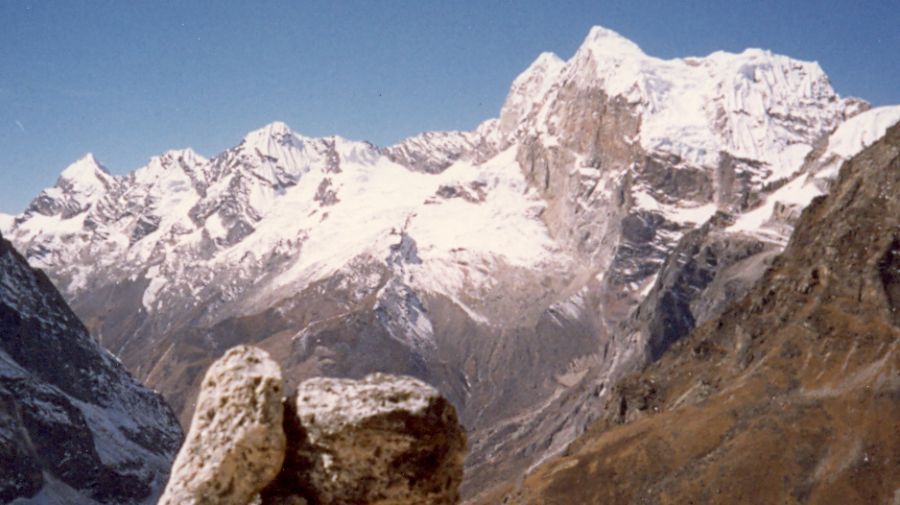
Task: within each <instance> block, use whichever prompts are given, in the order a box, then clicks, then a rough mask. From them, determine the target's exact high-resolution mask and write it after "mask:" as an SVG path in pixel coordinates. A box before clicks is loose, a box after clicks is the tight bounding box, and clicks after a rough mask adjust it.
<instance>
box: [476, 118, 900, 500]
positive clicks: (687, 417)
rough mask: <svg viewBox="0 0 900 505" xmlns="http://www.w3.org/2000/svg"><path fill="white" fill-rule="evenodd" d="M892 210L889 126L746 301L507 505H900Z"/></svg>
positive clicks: (899, 155) (898, 303)
mask: <svg viewBox="0 0 900 505" xmlns="http://www.w3.org/2000/svg"><path fill="white" fill-rule="evenodd" d="M898 195H900V126H894V127H892V128H890V129H889V130H888V132H887V134H886V135H885V136H884V138H882V139H881V140H880V141H878V142H877V143H875V144H874V145H872V146H871V147H869V148H867V149H866V150H865V151H863V152H862V153H861V154H859V155H858V156H856V157H854V158H853V159H852V160H851V161H849V162H848V163H846V164H844V166H843V168H842V169H841V172H840V175H839V177H838V179H837V180H836V182H835V183H834V187H833V188H832V191H831V193H830V194H829V195H828V196H827V197H823V198H817V199H816V200H814V201H813V203H812V204H811V205H810V206H809V207H808V208H807V209H806V210H805V211H804V212H803V214H802V216H801V218H800V220H799V222H798V224H797V227H796V230H795V232H794V234H793V236H792V238H791V240H790V242H789V244H788V245H787V248H786V249H785V251H784V253H783V254H782V255H781V256H779V257H778V258H776V259H775V260H774V262H773V263H772V266H771V268H770V269H769V270H768V271H767V272H766V273H765V275H764V276H763V278H762V279H761V280H760V281H759V282H758V283H756V284H755V286H754V287H753V289H752V290H751V291H750V292H749V294H748V295H747V296H746V297H744V298H742V299H741V300H740V301H738V302H737V303H734V304H732V305H731V306H730V307H728V308H727V309H726V310H725V311H723V312H722V314H721V315H720V316H719V317H716V318H714V319H713V320H711V321H709V322H707V323H705V324H703V325H701V326H700V327H699V328H698V329H697V330H696V331H694V332H693V333H692V334H691V335H690V336H689V337H687V338H685V339H683V340H681V341H679V342H677V343H675V344H673V345H672V346H671V347H670V349H669V351H668V352H666V354H664V355H663V357H662V359H661V360H660V361H658V362H656V363H654V364H653V365H651V366H650V367H649V368H647V369H646V370H644V371H643V372H642V373H640V374H638V375H636V376H633V377H630V378H628V379H626V380H624V381H623V382H622V383H621V384H620V385H619V386H617V387H615V388H614V389H613V393H612V394H611V395H610V399H609V402H608V403H607V407H606V410H605V415H604V418H603V419H602V420H601V421H600V422H598V423H597V424H595V425H594V427H593V428H592V429H591V430H589V431H588V432H587V433H586V434H585V435H584V436H582V437H580V438H579V439H577V440H576V441H575V442H574V443H573V444H572V445H571V446H570V448H569V451H568V453H567V454H565V455H564V456H563V457H561V458H559V459H556V460H554V461H551V462H550V463H548V464H546V465H543V466H542V467H540V468H539V469H537V471H535V472H534V473H533V474H532V475H531V476H529V477H528V478H527V479H526V480H525V483H524V485H523V486H522V488H521V489H520V490H519V491H517V492H513V493H509V494H507V495H506V497H505V501H504V503H541V504H562V503H622V504H629V503H633V504H637V503H642V504H643V503H734V504H740V503H785V504H788V503H790V504H794V503H804V504H831V503H842V504H869V503H896V501H897V496H898V494H897V483H898V482H900V467H898V465H897V455H898V454H900V437H898V436H897V433H898V431H897V428H898V425H897V419H900V402H898V401H897V398H898V397H900V381H898V380H897V378H898V373H900V370H898V369H900V354H898V352H900V348H898V342H900V318H898V317H897V314H898V312H900V296H898V292H900V291H898V285H900V280H898V279H900V260H898V258H900V199H898ZM495 498H496V500H495V501H493V502H491V503H496V501H499V500H502V499H504V498H503V497H496V496H495ZM485 503H488V502H487V501H486V502H485Z"/></svg>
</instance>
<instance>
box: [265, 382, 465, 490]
mask: <svg viewBox="0 0 900 505" xmlns="http://www.w3.org/2000/svg"><path fill="white" fill-rule="evenodd" d="M285 431H286V432H287V436H288V441H289V447H288V451H287V455H286V458H285V463H284V468H283V469H282V472H281V474H280V475H279V476H278V478H277V479H276V481H275V482H273V483H272V485H271V486H269V488H267V489H266V490H265V491H263V494H262V501H263V503H264V504H303V503H315V504H320V505H329V504H392V505H403V504H410V505H413V504H416V505H421V504H436V505H437V504H452V503H457V502H458V501H459V491H458V488H459V484H460V482H461V481H462V477H463V458H464V456H465V447H466V436H465V433H464V431H463V429H462V427H460V425H459V424H458V422H457V418H456V411H455V409H454V408H453V406H452V405H451V404H450V403H449V402H448V401H447V400H446V399H445V398H443V397H442V396H441V395H440V394H439V393H438V392H437V391H436V390H435V389H434V388H432V387H431V386H428V385H427V384H425V383H423V382H421V381H419V380H416V379H413V378H410V377H397V376H390V375H384V374H373V375H369V376H367V377H366V378H364V379H362V380H359V381H355V380H348V379H328V378H316V379H310V380H307V381H306V382H303V383H302V384H300V386H299V387H298V390H297V394H296V397H295V398H293V399H292V401H289V402H288V406H287V414H286V417H285Z"/></svg>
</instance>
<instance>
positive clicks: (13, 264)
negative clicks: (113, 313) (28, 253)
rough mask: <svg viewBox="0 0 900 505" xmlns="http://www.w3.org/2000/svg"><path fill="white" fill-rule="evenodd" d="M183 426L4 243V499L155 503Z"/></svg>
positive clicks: (0, 251) (0, 472)
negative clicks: (98, 342) (92, 336)
mask: <svg viewBox="0 0 900 505" xmlns="http://www.w3.org/2000/svg"><path fill="white" fill-rule="evenodd" d="M180 441H181V430H180V427H179V426H178V424H177V421H176V419H175V417H174V416H173V414H172V412H171V410H170V409H169V407H168V406H167V405H166V404H165V403H164V402H163V401H162V398H160V397H159V396H158V395H157V394H155V393H152V392H151V391H149V390H147V389H145V388H144V387H143V386H141V385H140V384H138V383H137V382H136V381H135V380H134V379H133V378H132V377H131V376H130V375H129V374H128V372H126V370H125V368H124V367H123V366H122V364H121V363H119V362H118V361H117V360H116V359H115V358H114V357H113V356H112V355H110V354H109V353H108V352H107V351H105V350H104V349H102V348H101V347H100V346H99V345H97V343H96V341H94V340H93V339H92V338H91V337H90V336H89V335H88V333H87V330H86V329H85V328H84V326H83V325H82V324H81V322H80V321H78V319H77V317H76V316H75V314H74V313H72V311H71V310H70V309H69V308H68V306H67V305H66V304H65V302H64V301H63V299H62V297H61V296H60V295H59V293H58V292H57V291H56V289H55V288H54V287H53V285H52V284H51V283H50V281H49V280H48V279H47V277H46V276H44V275H43V274H42V273H41V272H38V271H35V270H32V269H31V268H30V267H29V266H28V264H27V263H26V262H25V260H24V259H23V258H22V257H21V256H20V255H19V254H18V253H17V252H16V251H15V250H14V249H13V248H12V246H11V245H10V243H9V242H7V241H6V240H3V239H2V237H0V501H2V502H3V503H10V502H13V503H41V504H47V503H79V504H82V503H83V504H94V503H117V504H124V503H152V502H153V500H154V499H155V497H156V496H158V494H159V492H161V491H162V486H163V485H164V484H165V480H166V477H167V476H168V472H169V465H170V463H171V461H172V459H173V458H174V455H175V451H176V450H177V448H178V445H179V443H180Z"/></svg>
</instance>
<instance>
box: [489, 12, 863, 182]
mask: <svg viewBox="0 0 900 505" xmlns="http://www.w3.org/2000/svg"><path fill="white" fill-rule="evenodd" d="M547 60H548V57H547V56H544V55H542V56H541V57H539V58H538V60H536V61H535V63H534V64H533V65H532V68H529V69H528V70H526V71H525V72H524V73H523V74H522V75H521V76H520V77H519V79H517V82H518V81H519V80H520V79H521V80H532V81H537V80H540V82H541V83H542V85H541V86H540V87H539V91H538V92H537V93H535V94H532V95H530V97H529V98H530V99H531V105H530V107H529V106H528V105H524V104H522V103H521V102H522V99H521V98H519V97H517V96H516V94H517V93H518V89H517V86H516V85H515V84H514V86H513V90H512V91H511V93H510V99H509V100H508V105H507V106H508V107H509V108H510V109H512V110H508V111H507V110H504V112H501V118H503V116H504V113H506V114H507V115H509V116H512V117H522V116H527V115H528V114H527V112H526V113H524V114H523V113H522V112H520V110H522V109H526V110H527V109H531V110H532V111H533V112H532V115H533V116H534V117H535V120H534V121H533V122H532V124H530V125H528V126H527V129H526V131H531V132H534V133H539V134H543V135H545V136H548V137H553V136H555V133H556V132H555V130H554V128H553V125H554V124H556V123H557V122H558V120H555V118H554V117H553V116H554V112H555V111H552V110H548V108H549V107H552V103H553V102H554V101H555V100H556V99H557V98H558V97H559V94H560V93H561V92H563V90H564V88H565V86H566V85H567V83H571V82H574V83H575V85H576V86H578V87H579V88H583V89H589V88H592V87H599V88H600V89H602V90H603V91H604V92H605V93H606V94H607V95H608V96H610V97H614V98H615V97H621V98H622V99H623V100H625V101H626V102H627V103H629V104H633V105H634V107H635V109H636V112H637V113H638V114H640V116H641V119H642V121H641V127H640V130H639V135H638V137H637V138H636V139H634V140H635V141H638V142H640V144H641V146H642V147H643V148H645V149H647V150H650V151H656V152H661V153H665V154H671V155H676V156H678V157H680V158H682V159H684V160H686V161H688V162H691V163H695V164H699V165H702V166H707V167H713V166H715V165H716V164H717V163H718V162H719V161H720V158H721V156H720V152H721V151H726V152H728V153H729V154H730V155H732V156H735V157H740V158H751V159H754V160H761V161H764V162H765V163H766V164H767V165H768V166H769V170H770V171H771V172H772V173H775V174H779V175H784V174H785V172H786V171H788V170H790V168H791V167H795V166H796V165H797V164H799V163H800V162H802V160H803V157H804V156H805V155H806V154H807V153H808V152H809V151H810V150H811V143H812V142H813V141H814V140H815V139H816V138H817V136H818V135H820V132H821V131H823V130H824V131H828V130H830V129H833V128H834V127H835V126H837V124H838V123H839V122H841V121H843V120H844V119H846V118H847V117H850V116H852V115H853V114H855V113H856V112H858V111H859V110H860V102H859V101H858V100H856V99H849V100H848V99H841V98H840V97H839V96H838V95H837V93H835V92H834V90H833V89H832V88H831V85H830V83H829V81H828V78H827V76H826V75H825V73H824V72H823V71H822V69H821V67H820V66H819V65H818V64H817V63H814V62H803V61H799V60H794V59H791V58H788V57H786V56H780V55H775V54H772V53H771V52H769V51H763V50H759V49H748V50H746V51H744V52H742V53H739V54H734V53H727V52H722V51H719V52H715V53H712V54H710V55H709V56H706V57H688V58H677V59H672V60H663V59H659V58H655V57H652V56H648V55H646V54H645V53H644V52H643V51H641V50H640V48H639V47H638V46H637V45H635V44H634V43H632V42H631V41H629V40H627V39H625V38H624V37H622V36H620V35H618V34H617V33H615V32H613V31H611V30H608V29H605V28H602V27H595V28H594V29H592V30H591V32H590V34H589V35H588V36H587V38H586V39H585V41H584V42H583V43H582V45H581V46H580V47H579V49H578V50H577V51H576V52H575V55H574V56H572V58H570V59H569V60H568V61H566V62H565V64H564V65H548V64H547ZM545 68H547V69H551V70H550V71H549V72H547V73H546V75H542V74H543V69H545ZM538 76H540V78H538ZM505 109H506V107H505ZM556 115H558V113H557V114H556Z"/></svg>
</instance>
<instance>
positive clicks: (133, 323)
mask: <svg viewBox="0 0 900 505" xmlns="http://www.w3.org/2000/svg"><path fill="white" fill-rule="evenodd" d="M867 109H868V106H867V104H865V103H864V102H862V101H860V100H857V99H845V98H841V97H840V96H838V95H837V94H836V93H835V91H834V90H833V89H832V88H831V86H830V84H829V82H828V79H827V76H826V75H825V74H824V72H823V71H822V69H821V68H819V66H818V65H817V64H815V63H808V62H801V61H797V60H793V59H790V58H787V57H784V56H779V55H774V54H771V53H769V52H767V51H762V50H758V49H749V50H747V51H744V52H743V53H740V54H731V53H724V52H717V53H713V54H711V55H709V56H706V57H691V58H682V59H674V60H661V59H657V58H654V57H651V56H648V55H646V54H644V53H643V52H642V51H641V50H640V48H638V47H637V46H636V45H635V44H634V43H632V42H630V41H628V40H626V39H625V38H623V37H621V36H619V35H618V34H616V33H614V32H612V31H610V30H607V29H604V28H599V27H598V28H594V29H593V30H591V32H590V34H589V35H588V37H587V38H586V40H585V41H584V43H583V44H582V46H581V47H580V48H579V49H578V51H577V52H576V53H575V55H574V56H572V57H571V58H570V59H568V60H566V61H564V60H562V59H560V58H559V57H557V56H555V55H553V54H550V53H544V54H542V55H540V56H539V57H538V59H537V60H536V61H535V62H534V63H533V64H532V65H531V66H530V67H529V68H528V69H526V70H525V72H523V73H522V74H521V75H520V76H519V77H518V78H516V79H515V81H514V82H513V85H512V87H511V90H510V92H509V95H508V98H507V100H506V102H505V104H504V106H503V108H502V109H501V111H500V113H499V116H498V118H496V119H490V120H488V121H485V122H484V123H482V124H481V125H480V126H479V127H478V128H476V129H475V130H473V131H471V132H431V133H424V134H421V135H418V136H415V137H412V138H410V139H407V140H404V141H403V142H401V143H399V144H397V145H395V146H392V147H387V148H379V147H376V146H374V145H372V144H369V143H366V142H356V141H351V140H346V139H343V138H340V137H337V136H334V137H326V138H309V137H305V136H303V135H300V134H298V133H296V132H294V131H292V130H290V129H289V128H288V127H287V126H286V125H285V124H283V123H272V124H270V125H268V126H266V127H264V128H262V129H260V130H257V131H254V132H252V133H250V134H248V135H247V136H246V137H245V138H244V139H243V140H242V141H241V142H240V143H239V144H238V145H237V146H235V147H234V148H232V149H229V150H227V151H225V152H223V153H221V154H219V155H217V156H215V157H214V158H212V159H210V160H205V159H203V158H202V157H200V156H199V155H196V154H195V153H193V152H190V151H173V152H169V153H166V154H164V155H162V156H160V157H158V158H154V159H153V160H151V162H150V163H149V164H148V165H147V166H146V167H143V168H140V169H138V170H136V171H134V172H132V173H131V174H129V175H126V176H111V175H109V174H108V173H107V172H106V171H105V170H104V169H102V167H100V166H99V164H98V163H97V162H96V161H95V160H94V159H93V157H90V156H89V157H87V158H85V159H84V160H81V161H79V162H77V163H76V164H75V165H73V167H70V168H69V169H67V170H66V172H64V176H62V177H61V178H60V181H59V182H58V183H57V185H56V186H55V187H54V188H50V189H48V190H45V191H44V192H43V193H41V195H39V196H38V198H36V199H35V201H34V202H33V203H32V205H31V206H29V208H28V209H27V210H26V211H25V212H24V213H22V214H20V215H18V216H16V217H15V218H14V220H13V222H12V223H7V224H6V225H5V227H4V228H3V230H4V231H6V232H9V235H10V237H11V239H12V240H13V241H14V243H15V244H16V245H17V246H18V247H20V249H21V250H23V251H25V252H26V255H27V256H28V258H29V259H30V261H32V262H33V263H35V264H37V265H39V266H41V267H42V268H45V269H47V271H48V272H49V274H50V275H51V276H52V278H53V279H54V280H55V281H56V282H57V283H58V285H59V286H60V288H61V289H62V290H63V292H64V293H65V295H66V296H67V297H68V299H69V300H70V301H71V302H72V304H73V307H74V309H75V310H76V312H78V314H79V315H81V316H82V317H83V318H84V320H85V321H86V323H87V324H88V326H89V328H90V329H91V331H92V332H93V333H94V334H95V335H96V336H97V338H98V339H100V341H101V342H102V343H103V344H104V345H106V346H107V347H109V348H110V349H111V350H112V351H113V352H114V353H116V354H117V355H118V356H119V357H120V358H121V359H122V360H123V362H124V363H125V364H126V365H128V366H129V367H130V368H131V369H132V370H133V371H134V372H135V373H136V374H137V375H138V376H139V377H141V378H142V379H144V380H146V381H148V383H149V384H151V385H153V386H154V387H157V388H159V389H160V390H161V391H162V392H163V393H164V394H165V395H166V396H167V399H169V400H170V401H171V402H172V403H173V405H174V406H175V408H176V410H179V411H181V412H182V418H183V419H186V413H189V412H190V411H191V408H190V402H191V399H192V398H193V395H195V394H196V389H197V384H198V381H199V380H200V373H201V372H202V370H203V369H204V367H205V365H206V364H208V363H209V362H211V361H212V360H213V359H214V358H215V357H217V355H218V354H219V353H221V352H222V351H223V350H224V349H226V348H227V347H229V346H230V345H233V344H235V343H257V344H258V345H260V346H262V347H264V348H266V349H267V350H269V351H270V352H271V353H272V354H273V356H278V357H280V359H281V361H282V366H283V368H284V370H285V372H286V376H287V377H288V379H289V380H290V381H298V380H300V379H303V378H305V377H308V376H311V375H317V374H319V375H344V376H351V377H360V376H363V375H365V374H366V373H369V372H372V371H385V372H393V373H406V374H412V375H416V376H418V377H421V378H423V379H425V380H427V381H429V382H431V383H432V384H435V385H436V386H437V387H438V388H440V389H441V390H442V392H443V393H444V394H445V395H447V396H448V398H450V399H451V400H452V401H453V402H454V403H455V404H456V405H457V406H458V407H459V409H460V412H461V415H462V419H463V422H464V423H465V424H466V425H467V426H468V427H469V428H470V430H471V431H472V435H471V438H470V440H471V447H472V453H471V456H470V461H469V465H470V468H472V469H477V471H475V472H471V474H470V477H469V479H470V481H469V482H470V484H469V488H468V492H469V493H471V492H474V491H477V490H480V489H484V488H485V487H486V486H488V485H490V483H491V479H493V478H495V477H496V476H497V475H499V474H500V473H502V472H507V471H508V472H513V471H520V470H522V469H524V468H525V467H527V465H528V464H530V463H531V462H533V461H535V460H538V459H540V458H542V457H544V456H546V455H547V454H549V453H552V452H553V451H556V450H558V449H560V448H561V447H564V445H565V444H566V443H567V442H568V441H569V440H571V439H572V437H574V436H575V435H577V434H578V433H579V432H580V430H582V429H583V427H584V426H585V424H586V422H587V421H586V419H587V418H588V417H589V415H588V414H587V413H585V412H584V411H579V409H581V408H582V407H581V405H584V403H585V401H587V400H585V395H587V397H590V398H600V397H602V395H603V394H605V391H607V389H608V386H609V385H610V384H611V383H612V382H614V381H615V380H616V379H617V378H618V377H621V375H622V374H624V373H626V372H628V371H631V370H633V369H635V368H636V367H639V366H641V365H643V364H644V363H645V362H646V361H647V360H648V359H651V358H652V357H653V356H655V355H656V351H654V349H656V348H655V347H654V348H651V347H652V346H653V345H656V344H654V343H655V342H656V343H658V342H660V338H662V337H660V336H659V335H656V334H655V333H654V331H658V330H655V329H654V328H656V327H657V326H658V325H656V326H655V325H651V324H644V323H642V322H641V321H643V319H640V318H637V317H636V316H635V315H634V313H635V311H636V310H637V309H638V307H644V308H643V310H644V314H645V316H646V315H647V313H648V312H647V311H651V312H652V311H657V310H662V309H660V307H668V306H667V305H665V303H662V302H660V303H662V305H661V304H660V303H657V302H655V301H654V300H663V301H665V300H669V299H670V297H667V296H665V293H666V292H668V291H666V289H668V288H670V287H671V286H672V285H674V284H673V283H672V282H674V281H672V282H670V281H671V279H675V278H678V279H682V278H684V279H687V281H689V282H688V285H689V286H690V287H691V289H690V290H688V291H689V292H690V296H695V295H697V294H698V293H703V292H705V290H707V289H710V286H718V284H716V283H715V282H713V279H714V278H715V276H716V275H717V273H716V272H718V270H717V268H719V267H718V266H716V267H715V268H712V269H711V270H709V269H708V270H709V271H710V272H711V273H710V274H709V275H711V276H712V279H708V280H705V281H704V282H702V283H700V284H698V283H697V282H695V281H696V279H695V278H692V277H690V276H684V275H676V273H672V272H673V270H677V269H679V268H682V267H684V265H686V264H688V263H690V262H688V261H687V258H689V257H691V255H692V254H699V253H698V251H700V250H701V249H702V250H704V251H708V250H709V249H708V248H707V249H703V248H702V247H701V248H699V249H698V248H697V247H694V248H690V247H688V246H687V244H688V242H690V241H693V242H691V243H694V244H698V243H702V242H704V241H706V240H707V238H706V237H708V236H709V235H708V233H712V232H714V233H715V235H716V237H719V238H721V241H722V243H723V244H725V243H728V244H730V243H731V242H730V241H731V240H732V239H733V238H734V239H735V240H737V239H739V240H741V241H743V242H742V243H744V244H745V245H742V246H741V247H740V248H739V249H740V251H743V252H740V253H734V254H731V253H729V254H728V255H720V258H721V261H722V265H721V268H726V267H729V266H733V263H735V262H740V261H747V262H749V261H750V259H749V258H750V257H751V256H755V255H756V254H760V253H762V252H765V251H772V250H777V249H779V248H780V247H782V246H783V244H784V242H785V238H786V237H787V236H788V234H789V233H790V229H791V226H792V222H793V221H792V219H794V217H792V216H793V213H794V212H795V211H796V209H797V208H798V207H799V206H802V205H804V204H805V203H806V202H808V201H809V199H810V198H812V197H813V196H815V195H816V194H820V193H821V192H823V191H825V190H826V189H827V181H828V180H829V178H831V177H833V176H834V166H836V165H835V164H839V163H840V161H841V160H842V159H846V158H847V157H849V156H850V155H852V154H853V153H855V152H856V151H858V150H859V149H861V148H862V147H864V145H865V144H867V143H871V142H872V141H874V140H875V139H876V138H877V137H879V136H880V135H881V134H883V131H884V128H886V127H887V125H889V124H890V123H891V122H892V121H893V122H895V121H896V120H897V118H898V111H900V108H896V107H895V108H882V109H874V110H868V111H867ZM879 132H880V133H879ZM66 173H69V175H65V174H66ZM717 216H718V217H717ZM7 221H8V220H7ZM704 223H706V224H707V226H705V227H704V226H703V225H704ZM0 225H3V221H0ZM697 230H701V231H700V232H697V233H703V234H704V235H703V237H704V238H702V239H698V238H696V235H697V233H694V232H696V231H697ZM704 230H705V231H704ZM686 237H688V238H686ZM690 237H694V238H690ZM679 244H682V245H679ZM754 244H761V245H754ZM698 247H699V246H698ZM716 250H721V251H734V248H733V247H731V246H722V247H720V248H717V249H716ZM673 251H676V252H684V251H687V252H684V254H685V255H686V256H684V258H686V259H685V261H681V260H679V258H681V256H679V257H675V258H674V259H673V256H672V254H673ZM726 259H727V260H726ZM664 268H665V269H666V270H665V272H667V273H666V274H665V275H660V272H661V270H662V269H664ZM742 271H743V270H742ZM748 271H750V270H748ZM752 271H753V272H756V270H752ZM732 273H733V272H732ZM747 276H749V277H752V275H751V274H749V273H748V274H746V275H745V277H747ZM666 279H669V281H667V280H666ZM675 284H678V283H675ZM701 284H702V285H701ZM721 284H728V286H730V287H729V289H727V290H723V291H722V292H723V293H726V294H724V295H722V300H727V299H731V298H733V297H734V296H737V295H738V294H740V292H741V289H746V287H744V286H745V283H737V284H734V283H730V284H729V283H725V281H724V280H722V282H721ZM678 285H681V284H678ZM664 288H665V289H664ZM654 293H656V294H655V295H654V296H653V297H651V298H652V299H648V296H650V295H651V294H654ZM679 293H681V291H679ZM685 296H687V295H685ZM688 298H690V297H688ZM688 298H685V300H687V299H688ZM666 303H668V302H666ZM723 303H724V302H723ZM688 305H690V304H689V303H688ZM708 309H709V310H705V311H704V312H703V314H700V313H699V312H698V313H697V314H693V315H690V317H687V315H686V314H684V311H683V310H681V309H679V310H680V312H678V311H676V312H671V311H670V312H667V313H668V314H670V315H673V317H675V316H676V315H677V316H678V317H679V318H681V320H684V321H686V323H685V325H686V326H692V325H694V324H696V323H697V322H699V321H700V320H702V319H703V318H704V317H707V316H706V315H707V314H714V313H715V308H714V307H710V308H708ZM666 310H668V309H666ZM642 317H643V316H642ZM673 338H674V337H673ZM667 339H669V340H670V338H669V337H666V338H665V339H663V341H664V344H661V346H662V347H661V348H664V347H665V345H667V344H668V343H669V340H667ZM579 412H581V413H580V414H579Z"/></svg>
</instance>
